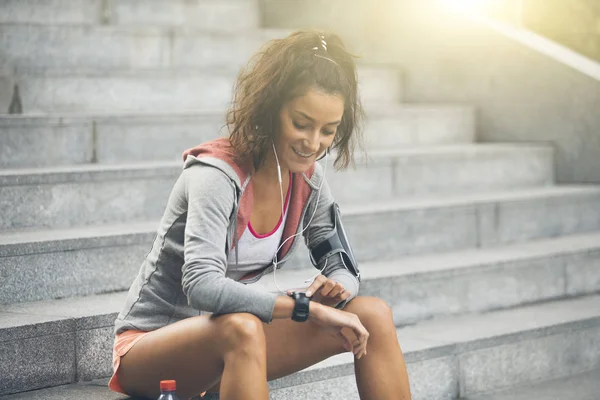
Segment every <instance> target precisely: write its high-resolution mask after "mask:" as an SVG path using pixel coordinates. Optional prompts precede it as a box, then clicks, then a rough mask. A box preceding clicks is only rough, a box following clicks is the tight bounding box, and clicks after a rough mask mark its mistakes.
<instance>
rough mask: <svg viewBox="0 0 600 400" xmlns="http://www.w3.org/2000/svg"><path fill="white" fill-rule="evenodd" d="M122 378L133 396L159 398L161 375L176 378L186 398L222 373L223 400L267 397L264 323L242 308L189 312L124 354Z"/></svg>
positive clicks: (216, 380) (198, 391)
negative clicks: (239, 310) (216, 314)
mask: <svg viewBox="0 0 600 400" xmlns="http://www.w3.org/2000/svg"><path fill="white" fill-rule="evenodd" d="M117 377H118V379H119V382H120V383H121V386H122V387H123V388H124V389H125V391H126V392H127V393H128V394H130V395H134V396H144V397H148V398H158V396H159V394H160V389H159V382H160V380H162V379H175V380H177V393H178V394H179V395H180V396H181V397H182V398H188V397H191V396H196V395H198V394H199V393H201V392H203V391H205V390H206V389H208V388H209V387H211V386H212V385H214V384H215V383H217V382H218V381H219V380H220V379H222V382H223V384H222V385H221V387H222V389H223V393H222V398H223V400H233V399H256V400H267V399H268V398H269V395H268V387H267V374H266V343H265V335H264V331H263V323H262V322H261V321H260V320H259V319H258V318H257V317H255V316H254V315H251V314H245V313H238V314H228V315H223V316H219V317H216V318H210V317H209V316H199V317H192V318H187V319H185V320H183V321H179V322H176V323H173V324H170V325H167V326H165V327H163V328H160V329H157V330H156V331H153V332H151V333H149V334H148V335H146V336H144V337H143V338H142V339H140V341H139V342H138V343H137V344H136V345H135V346H133V348H131V350H129V352H128V353H127V354H126V355H124V356H123V357H122V358H121V365H120V367H119V371H118V376H117Z"/></svg>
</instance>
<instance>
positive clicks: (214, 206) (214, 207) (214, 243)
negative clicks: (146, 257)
mask: <svg viewBox="0 0 600 400" xmlns="http://www.w3.org/2000/svg"><path fill="white" fill-rule="evenodd" d="M183 174H184V177H185V178H184V179H185V185H186V186H185V187H186V190H185V192H186V193H185V195H186V198H187V219H186V225H185V241H184V261H185V262H184V264H183V267H182V279H181V284H182V288H183V293H184V294H185V295H186V296H187V299H188V304H189V305H190V306H192V307H194V308H196V309H198V310H205V311H210V312H212V313H213V314H215V315H220V314H229V313H238V312H247V313H251V314H254V315H256V316H257V317H258V318H260V319H261V320H262V321H263V322H267V323H270V322H271V321H272V318H273V308H274V307H275V300H276V298H277V294H272V293H262V292H259V291H257V290H254V289H252V288H249V287H247V286H246V285H244V284H242V283H240V282H237V281H235V280H233V279H230V278H227V277H226V276H225V271H226V268H227V259H226V246H227V232H228V227H229V221H230V218H235V217H236V216H235V215H233V213H234V204H235V195H236V193H235V192H236V189H235V184H234V183H233V182H232V181H231V180H230V178H229V177H228V176H227V175H226V174H225V173H223V172H222V171H220V170H219V169H217V168H214V167H210V166H201V165H194V166H191V167H189V168H187V169H185V170H184V171H183Z"/></svg>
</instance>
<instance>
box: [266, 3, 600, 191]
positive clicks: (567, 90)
mask: <svg viewBox="0 0 600 400" xmlns="http://www.w3.org/2000/svg"><path fill="white" fill-rule="evenodd" d="M322 2H323V1H322V0H310V1H302V4H303V6H302V9H303V11H302V12H300V11H298V12H293V7H291V4H292V3H294V1H292V0H286V1H282V2H278V3H275V1H274V0H263V6H265V7H267V8H269V7H271V10H269V11H268V12H265V13H264V14H263V15H264V16H265V20H264V21H265V22H266V23H273V20H274V19H276V18H275V17H276V16H277V15H279V16H278V17H279V18H281V20H280V21H285V23H286V25H287V26H289V27H299V26H327V27H329V28H331V29H337V30H339V31H340V32H341V33H342V35H343V36H344V37H345V38H349V39H350V40H351V42H352V45H353V46H355V47H356V48H359V49H361V51H363V54H364V55H365V56H366V59H367V61H371V62H376V63H395V64H398V65H400V66H401V67H402V68H403V70H404V72H405V74H404V77H405V81H404V88H405V92H404V99H405V101H407V102H427V103H430V102H458V103H467V104H474V105H475V106H476V107H477V108H478V126H477V134H478V140H480V141H499V142H503V141H510V142H529V141H534V142H550V143H553V144H554V145H555V147H556V149H557V157H556V159H557V179H558V180H559V181H560V182H594V183H600V82H598V81H597V80H595V79H592V78H590V77H588V76H586V75H583V74H582V73H580V72H578V71H575V70H573V69H571V68H570V67H567V66H565V65H563V64H561V63H559V62H557V61H555V60H553V59H551V58H549V57H547V56H545V55H541V54H539V53H538V52H536V51H534V50H531V49H529V48H527V47H525V46H524V45H521V44H519V43H516V42H514V41H513V40H511V39H508V38H506V37H504V36H502V35H501V34H499V33H496V32H494V31H492V30H490V29H489V28H485V27H482V26H480V25H477V24H476V23H474V22H470V21H468V20H466V19H464V18H462V17H459V16H457V15H456V14H453V13H450V12H448V11H446V10H443V9H441V8H439V7H436V6H435V5H434V2H429V1H427V0H420V1H419V2H414V1H412V2H411V1H409V2H408V4H409V5H410V6H409V7H407V6H406V4H407V3H404V2H402V1H398V0H395V1H392V0H377V1H376V2H372V1H366V2H365V1H353V2H352V7H348V4H349V2H340V1H337V2H331V1H330V2H326V3H331V5H330V7H332V9H334V10H337V12H332V11H331V10H329V11H328V14H326V15H327V16H329V18H327V19H326V21H325V22H323V18H324V17H323V15H325V14H323V15H319V14H318V13H316V14H314V15H318V16H314V15H313V17H312V19H311V13H310V10H311V9H312V10H318V9H319V3H322ZM341 3H343V4H341ZM276 4H279V5H278V6H277V7H278V13H276V12H274V11H273V9H272V8H273V7H274V6H276ZM415 4H418V5H419V6H415ZM284 5H287V6H288V7H289V8H288V9H287V10H286V9H284ZM344 5H345V6H344ZM335 7H337V8H335ZM348 8H352V10H350V11H348ZM346 14H348V15H349V17H348V18H346V17H345V15H346ZM331 15H337V17H336V18H331ZM357 16H363V17H364V21H363V22H362V23H360V24H354V23H353V20H355V19H356V18H358V17H357ZM269 18H270V19H271V20H269ZM358 19H360V18H358ZM367 21H368V22H367ZM292 22H293V23H292ZM319 23H320V24H321V25H319Z"/></svg>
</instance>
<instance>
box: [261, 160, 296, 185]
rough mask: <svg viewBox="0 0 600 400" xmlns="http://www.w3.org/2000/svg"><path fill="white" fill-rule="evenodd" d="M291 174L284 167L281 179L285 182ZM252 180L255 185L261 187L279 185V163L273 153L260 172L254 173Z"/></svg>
mask: <svg viewBox="0 0 600 400" xmlns="http://www.w3.org/2000/svg"><path fill="white" fill-rule="evenodd" d="M289 173H290V172H289V170H288V169H287V168H285V167H284V166H283V165H282V166H281V179H282V181H283V182H285V181H286V180H287V177H288V175H289ZM252 180H253V182H254V183H255V184H258V185H260V186H265V185H266V186H271V185H279V177H278V174H277V161H276V160H275V156H274V155H273V154H272V153H271V154H269V155H268V156H267V159H266V160H265V162H264V164H263V165H262V166H261V167H260V168H259V169H258V170H255V171H254V173H253V174H252Z"/></svg>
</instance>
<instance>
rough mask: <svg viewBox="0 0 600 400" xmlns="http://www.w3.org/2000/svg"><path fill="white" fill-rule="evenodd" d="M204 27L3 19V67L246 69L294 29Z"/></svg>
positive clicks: (0, 47) (0, 39)
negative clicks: (268, 45) (8, 21)
mask: <svg viewBox="0 0 600 400" xmlns="http://www.w3.org/2000/svg"><path fill="white" fill-rule="evenodd" d="M201 29H202V30H199V29H191V28H186V27H183V28H165V27H156V26H143V27H129V26H126V27H123V26H118V27H115V26H94V27H90V26H85V25H79V26H56V25H54V26H53V25H38V24H26V25H23V24H0V69H3V70H6V71H12V70H17V71H20V70H22V69H23V70H26V71H29V72H31V71H42V72H43V71H44V70H45V69H48V68H50V69H58V68H60V69H62V70H65V69H66V70H75V71H77V70H81V69H84V70H85V69H103V70H109V69H128V68H136V69H137V68H155V69H156V68H170V67H174V68H186V67H222V66H224V65H227V66H229V67H235V68H241V67H242V66H244V65H245V64H246V63H247V62H248V60H249V59H250V57H251V56H252V55H253V54H254V53H255V52H256V51H258V50H259V49H260V47H261V46H262V45H263V44H264V43H266V42H267V41H268V40H270V39H273V38H283V37H285V36H287V35H288V34H289V33H290V31H287V30H275V29H270V30H269V29H255V30H252V31H248V32H242V33H243V34H240V32H239V31H238V30H236V31H232V32H219V31H207V30H206V28H201Z"/></svg>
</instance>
